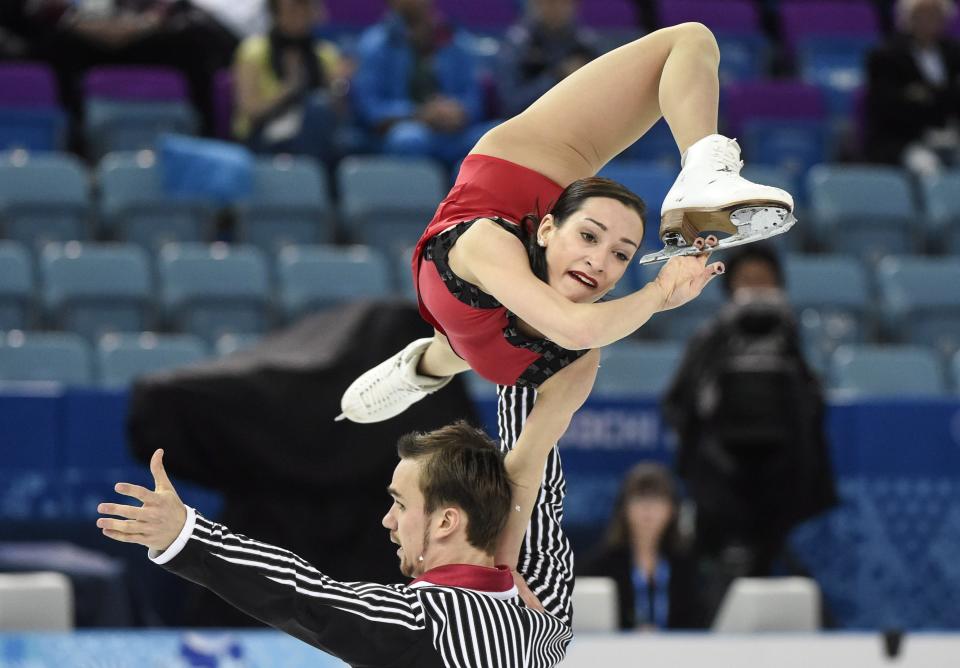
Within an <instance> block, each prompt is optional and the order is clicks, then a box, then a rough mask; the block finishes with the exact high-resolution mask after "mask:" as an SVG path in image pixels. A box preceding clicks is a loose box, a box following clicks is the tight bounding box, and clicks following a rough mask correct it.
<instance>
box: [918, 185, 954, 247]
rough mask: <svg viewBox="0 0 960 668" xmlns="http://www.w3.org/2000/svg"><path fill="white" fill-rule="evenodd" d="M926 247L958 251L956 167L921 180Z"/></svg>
mask: <svg viewBox="0 0 960 668" xmlns="http://www.w3.org/2000/svg"><path fill="white" fill-rule="evenodd" d="M921 186H922V189H923V199H924V207H925V209H926V212H927V248H929V249H930V250H931V251H932V252H934V253H943V252H947V253H953V254H960V170H954V171H952V172H947V173H945V174H942V175H940V176H937V177H933V178H929V179H922V180H921Z"/></svg>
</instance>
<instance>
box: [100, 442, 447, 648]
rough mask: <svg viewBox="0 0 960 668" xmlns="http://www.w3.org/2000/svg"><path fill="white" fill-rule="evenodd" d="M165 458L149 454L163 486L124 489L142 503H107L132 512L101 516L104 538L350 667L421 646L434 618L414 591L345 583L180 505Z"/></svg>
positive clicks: (112, 509)
mask: <svg viewBox="0 0 960 668" xmlns="http://www.w3.org/2000/svg"><path fill="white" fill-rule="evenodd" d="M162 455H163V451H162V450H158V451H157V452H155V453H154V455H153V458H152V459H151V460H150V470H151V472H152V473H153V476H154V482H155V488H156V489H155V491H152V492H151V491H150V490H148V489H146V488H144V487H140V486H139V485H130V484H127V483H120V484H118V485H117V486H116V489H117V491H118V492H120V493H121V494H125V495H127V496H131V497H133V498H135V499H138V500H139V501H141V502H142V504H143V505H141V506H139V507H137V506H127V505H120V504H113V503H103V504H100V506H99V507H98V511H99V512H101V513H103V514H107V515H115V516H119V517H122V518H125V519H113V518H100V519H98V520H97V526H99V527H100V528H101V529H102V530H103V533H104V535H106V536H107V537H109V538H112V539H114V540H118V541H122V542H128V543H138V544H140V545H145V546H147V547H149V548H150V552H149V555H150V558H151V560H153V561H154V562H155V563H157V564H159V565H162V566H163V567H164V568H166V569H168V570H170V571H172V572H174V573H176V574H177V575H179V576H181V577H183V578H186V579H188V580H190V581H191V582H195V583H197V584H199V585H202V586H204V587H207V588H208V589H210V590H211V591H213V592H214V593H216V594H217V595H218V596H220V597H221V598H223V599H224V600H225V601H227V602H228V603H230V604H231V605H233V606H235V607H237V608H239V609H240V610H243V611H244V612H246V613H247V614H249V615H251V616H252V617H255V618H256V619H259V620H260V621H262V622H264V623H266V624H269V625H271V626H273V627H275V628H277V629H280V630H282V631H285V632H286V633H289V634H290V635H292V636H294V637H296V638H299V639H300V640H303V641H304V642H307V643H309V644H311V645H313V646H314V647H318V648H320V649H322V650H324V651H326V652H328V653H330V654H333V655H335V656H337V657H339V658H341V659H343V660H344V661H346V662H348V663H350V664H360V665H364V664H368V663H370V664H377V663H382V662H383V661H384V659H386V658H393V659H396V658H397V657H400V656H402V655H403V654H404V653H405V652H409V651H416V649H415V647H416V646H417V645H418V643H420V642H422V641H423V639H424V637H425V636H424V630H425V620H424V612H423V608H422V606H421V605H420V602H419V599H418V598H417V596H416V595H415V594H414V593H413V592H411V591H409V590H408V589H406V588H405V587H391V586H384V585H378V584H371V583H356V582H352V583H344V582H338V581H336V580H333V579H332V578H330V577H328V576H326V575H324V574H323V573H321V572H320V571H318V570H317V569H315V568H313V567H312V566H310V564H308V563H307V562H306V561H304V560H303V559H301V558H300V557H298V556H297V555H295V554H293V553H292V552H289V551H287V550H284V549H282V548H278V547H274V546H273V545H268V544H266V543H261V542H259V541H256V540H252V539H250V538H247V537H245V536H241V535H238V534H234V533H232V532H230V530H229V529H228V528H227V527H225V526H223V525H220V524H216V523H214V522H211V521H209V520H207V519H206V518H204V517H202V516H201V515H198V514H197V513H195V512H194V511H193V509H191V508H187V507H186V506H184V505H183V503H182V502H181V501H180V499H179V497H178V496H177V494H176V491H175V490H174V488H173V485H172V484H171V483H170V480H169V478H167V475H166V472H165V471H164V469H163V463H162ZM427 640H429V639H427Z"/></svg>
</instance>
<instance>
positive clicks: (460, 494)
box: [397, 420, 513, 554]
mask: <svg viewBox="0 0 960 668" xmlns="http://www.w3.org/2000/svg"><path fill="white" fill-rule="evenodd" d="M397 454H399V455H400V458H401V459H413V460H418V461H420V491H421V492H423V497H424V510H425V512H427V513H432V512H433V511H434V510H436V509H437V508H439V507H441V506H443V505H454V506H458V507H459V508H460V509H461V510H463V511H464V512H465V513H466V515H467V517H468V520H467V540H468V541H469V543H470V544H471V545H473V546H474V547H476V548H478V549H481V550H483V551H484V552H486V553H487V554H493V553H494V550H495V549H496V546H497V540H498V539H499V537H500V533H501V532H502V531H503V528H504V527H505V526H506V524H507V517H508V514H509V513H510V506H511V504H512V498H513V493H512V490H511V487H510V477H509V476H508V475H507V469H506V468H505V467H504V464H503V455H502V454H501V453H500V451H499V450H498V449H497V446H496V444H494V442H493V441H492V440H491V439H490V437H489V436H487V435H486V434H485V433H484V432H483V431H481V430H480V429H477V428H475V427H471V426H470V425H468V424H467V423H466V422H464V421H463V420H459V421H457V422H454V423H453V424H450V425H447V426H446V427H441V428H440V429H436V430H434V431H431V432H427V433H419V432H414V433H411V434H406V435H405V436H402V437H401V438H400V440H399V441H397Z"/></svg>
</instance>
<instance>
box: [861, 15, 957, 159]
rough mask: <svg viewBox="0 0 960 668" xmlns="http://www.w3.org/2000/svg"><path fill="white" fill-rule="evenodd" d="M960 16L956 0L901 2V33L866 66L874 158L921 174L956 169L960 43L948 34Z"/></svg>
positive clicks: (868, 145)
mask: <svg viewBox="0 0 960 668" xmlns="http://www.w3.org/2000/svg"><path fill="white" fill-rule="evenodd" d="M956 11H957V8H956V5H955V3H954V2H953V0H898V2H897V4H896V7H895V17H896V25H897V30H898V32H897V34H896V35H895V36H894V37H893V38H892V39H891V40H890V41H888V42H887V43H886V44H884V45H882V46H881V47H879V48H877V49H876V50H875V51H873V52H872V53H871V54H870V57H869V62H868V81H867V102H866V105H867V106H866V136H865V154H866V157H867V158H868V159H870V160H872V161H876V162H886V163H892V164H903V165H905V166H906V167H907V168H909V169H910V170H911V171H913V172H915V173H918V174H933V173H936V172H937V171H939V170H940V169H941V168H942V167H943V166H944V163H947V164H950V163H953V164H957V151H958V149H960V132H958V126H960V43H958V42H957V41H956V40H954V39H951V38H949V37H948V36H947V34H946V29H947V26H948V25H949V23H950V20H951V18H952V17H953V16H954V15H955V14H956Z"/></svg>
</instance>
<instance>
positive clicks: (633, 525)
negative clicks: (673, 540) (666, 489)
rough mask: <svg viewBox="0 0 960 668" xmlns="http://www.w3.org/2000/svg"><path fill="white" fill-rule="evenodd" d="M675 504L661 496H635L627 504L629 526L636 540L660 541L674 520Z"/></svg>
mask: <svg viewBox="0 0 960 668" xmlns="http://www.w3.org/2000/svg"><path fill="white" fill-rule="evenodd" d="M673 512H674V507H673V502H672V501H671V500H670V499H665V498H663V497H660V496H634V497H633V498H631V499H630V500H629V501H628V502H627V524H628V526H629V527H630V535H631V536H632V537H633V538H634V539H637V538H641V537H644V538H647V539H648V540H656V541H659V540H660V537H661V536H662V535H663V532H664V531H666V529H667V526H668V525H669V524H670V520H671V519H673Z"/></svg>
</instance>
